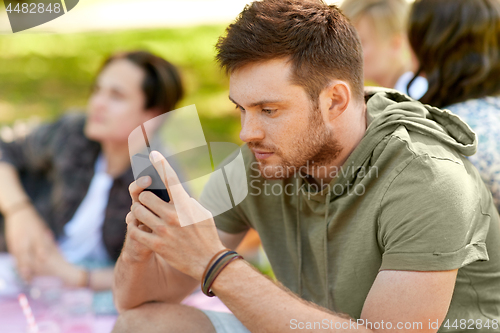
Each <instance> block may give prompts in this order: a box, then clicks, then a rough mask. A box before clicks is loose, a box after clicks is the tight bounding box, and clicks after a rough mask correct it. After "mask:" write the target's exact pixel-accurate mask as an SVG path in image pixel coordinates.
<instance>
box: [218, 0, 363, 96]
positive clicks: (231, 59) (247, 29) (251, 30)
mask: <svg viewBox="0 0 500 333" xmlns="http://www.w3.org/2000/svg"><path fill="white" fill-rule="evenodd" d="M216 47H217V57H216V58H217V60H218V61H219V63H220V65H221V67H222V68H223V69H225V70H226V73H228V74H230V73H232V72H234V71H235V70H237V69H239V68H241V67H243V66H244V65H247V64H250V63H255V62H259V61H266V60H271V59H276V58H282V57H288V58H290V60H291V64H292V73H293V74H292V80H293V82H294V83H296V84H298V85H300V86H302V87H304V88H305V90H306V92H307V93H308V94H309V96H310V98H311V100H312V101H317V99H318V97H319V94H320V93H321V91H322V90H323V89H324V88H325V87H326V86H327V85H328V84H329V83H330V82H331V80H332V79H339V80H345V81H347V82H348V83H349V84H350V86H351V90H352V94H353V96H354V97H355V98H356V99H358V100H361V99H363V94H364V93H363V53H362V48H361V43H360V41H359V37H358V34H357V33H356V30H355V29H354V27H353V26H352V25H351V23H350V22H349V20H348V19H347V18H346V17H345V16H344V15H343V14H342V13H341V12H340V10H338V8H337V7H335V6H328V5H327V4H325V3H324V2H323V1H321V0H264V1H255V2H253V3H252V4H250V5H247V6H246V7H245V9H244V10H243V11H242V12H241V13H240V15H239V17H238V18H237V20H236V21H235V22H234V23H233V24H231V25H230V26H229V27H228V28H227V29H226V36H224V37H220V38H219V41H218V43H217V45H216Z"/></svg>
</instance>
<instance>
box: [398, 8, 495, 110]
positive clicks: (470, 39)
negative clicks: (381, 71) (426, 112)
mask: <svg viewBox="0 0 500 333" xmlns="http://www.w3.org/2000/svg"><path fill="white" fill-rule="evenodd" d="M408 23H409V29H408V37H409V41H410V44H411V47H412V48H413V51H414V52H415V54H416V56H417V58H418V61H419V63H420V67H419V70H418V72H417V75H418V74H419V73H424V74H425V76H426V77H427V80H428V82H429V89H428V91H427V93H426V94H425V95H424V96H423V97H422V98H421V99H420V101H422V102H423V103H426V104H431V105H434V106H437V107H444V106H448V105H451V104H454V103H458V102H463V101H466V100H468V99H474V98H481V97H485V96H494V95H498V94H500V1H499V0H416V1H415V3H414V4H413V6H412V9H411V12H410V17H409V22H408ZM415 77H416V76H415ZM410 84H411V82H410Z"/></svg>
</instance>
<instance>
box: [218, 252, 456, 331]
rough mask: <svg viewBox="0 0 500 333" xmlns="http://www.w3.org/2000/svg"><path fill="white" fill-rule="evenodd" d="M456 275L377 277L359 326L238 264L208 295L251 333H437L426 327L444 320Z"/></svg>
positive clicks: (388, 274) (392, 273) (385, 274)
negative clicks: (295, 331)
mask: <svg viewBox="0 0 500 333" xmlns="http://www.w3.org/2000/svg"><path fill="white" fill-rule="evenodd" d="M456 274H457V271H456V270H453V271H442V272H407V271H381V272H380V273H379V274H378V276H377V278H376V280H375V283H374V284H373V286H372V288H371V290H370V293H369V294H368V297H367V299H366V301H365V305H364V307H363V312H362V314H361V320H358V321H356V320H355V319H351V320H349V318H348V317H346V316H345V315H339V314H334V313H332V312H330V311H328V310H327V309H323V308H320V307H319V306H317V305H315V304H311V303H308V302H306V301H304V300H302V299H300V298H298V297H297V296H296V295H294V294H292V293H291V292H289V291H286V290H285V289H284V288H280V287H278V286H276V285H275V284H274V283H273V282H272V281H270V280H268V279H267V278H265V277H264V276H262V275H261V274H259V273H258V272H256V271H255V270H254V269H252V268H251V267H250V266H249V265H248V264H246V263H245V262H243V261H236V262H233V263H231V264H230V265H229V266H227V268H226V269H224V270H223V271H222V272H221V273H220V275H219V276H218V277H217V279H216V280H215V283H214V284H213V286H212V290H213V291H214V293H215V294H216V295H217V296H218V297H219V298H220V299H221V300H222V301H223V302H224V304H226V305H227V307H228V308H229V309H230V310H231V311H232V312H233V314H234V315H235V316H236V317H238V319H239V320H240V321H241V322H242V323H243V324H244V325H245V326H246V327H247V328H248V329H249V330H250V331H252V332H261V331H262V332H263V331H266V332H289V331H290V329H307V328H308V326H307V323H311V324H310V325H312V326H310V327H309V328H312V329H307V332H316V331H317V332H325V330H326V329H328V331H332V332H333V331H335V332H344V331H345V332H348V331H350V332H352V331H355V332H370V331H376V332H385V331H387V332H399V331H405V332H436V331H437V328H438V327H435V325H430V323H435V322H436V320H438V321H439V325H441V323H442V321H443V320H444V318H445V316H446V313H447V312H448V307H449V305H450V302H451V297H452V294H453V290H454V287H455V280H456ZM368 322H370V323H372V324H371V325H370V324H368ZM314 323H316V326H314V325H315V324H314ZM405 325H406V327H405ZM264 328H265V329H264Z"/></svg>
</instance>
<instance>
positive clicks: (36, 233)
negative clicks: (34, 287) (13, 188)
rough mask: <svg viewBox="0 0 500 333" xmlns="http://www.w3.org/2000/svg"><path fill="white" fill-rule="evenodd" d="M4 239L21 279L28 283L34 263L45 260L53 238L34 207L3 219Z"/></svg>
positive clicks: (25, 208) (52, 243)
mask: <svg viewBox="0 0 500 333" xmlns="http://www.w3.org/2000/svg"><path fill="white" fill-rule="evenodd" d="M5 238H6V241H7V247H8V249H9V252H10V253H11V254H12V255H13V256H14V258H15V259H16V263H17V268H18V270H19V273H20V274H21V276H22V277H23V279H25V280H27V281H29V280H31V278H32V277H33V274H34V271H35V269H36V262H40V261H43V260H45V259H46V258H47V253H48V251H49V248H50V247H51V246H55V241H54V236H53V234H52V232H51V231H50V230H49V228H48V227H47V225H46V223H45V221H43V219H42V218H41V217H40V215H39V214H38V212H37V211H36V210H35V208H34V207H23V208H22V209H20V210H19V211H16V212H13V213H11V214H8V215H7V216H6V218H5Z"/></svg>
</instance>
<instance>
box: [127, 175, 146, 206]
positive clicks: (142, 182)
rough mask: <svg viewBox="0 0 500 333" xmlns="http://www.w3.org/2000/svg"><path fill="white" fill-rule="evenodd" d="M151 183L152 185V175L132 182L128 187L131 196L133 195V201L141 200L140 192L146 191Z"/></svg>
mask: <svg viewBox="0 0 500 333" xmlns="http://www.w3.org/2000/svg"><path fill="white" fill-rule="evenodd" d="M149 185H151V177H149V176H144V177H141V178H139V179H137V180H136V181H135V182H132V184H130V186H129V187H128V191H129V192H130V197H132V201H134V202H137V201H139V194H141V192H142V191H144V189H145V188H147V187H148V186H149Z"/></svg>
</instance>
